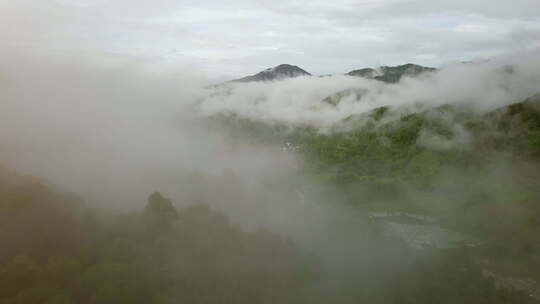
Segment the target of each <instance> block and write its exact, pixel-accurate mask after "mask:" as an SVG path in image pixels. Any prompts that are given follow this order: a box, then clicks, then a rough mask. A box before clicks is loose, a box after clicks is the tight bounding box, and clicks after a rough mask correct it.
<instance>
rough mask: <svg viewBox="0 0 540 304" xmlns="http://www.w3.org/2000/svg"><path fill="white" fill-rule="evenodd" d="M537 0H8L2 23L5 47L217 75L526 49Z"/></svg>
mask: <svg viewBox="0 0 540 304" xmlns="http://www.w3.org/2000/svg"><path fill="white" fill-rule="evenodd" d="M539 6H540V5H539V2H538V1H537V0H516V1H502V2H501V1H499V2H498V3H496V4H494V3H493V2H492V1H485V0H469V1H465V0H454V1H449V0H442V1H428V0H415V1H405V0H383V1H381V0H378V1H373V0H363V1H360V0H341V1H332V2H328V1H323V0H313V1H285V0H274V1H266V0H264V1H247V0H227V1H210V0H200V1H192V0H186V1H173V0H161V1H152V2H149V1H143V0H135V1H133V0H132V1H127V0H115V1H105V0H84V1H82V0H81V1H75V0H56V1H32V0H5V1H3V2H2V3H0V17H1V18H0V28H1V30H0V31H1V32H2V37H3V40H4V41H3V42H4V43H3V45H4V47H7V46H9V47H24V48H34V49H40V50H48V51H50V50H55V51H59V50H61V51H62V52H73V53H76V52H80V51H83V50H84V51H86V52H95V53H114V54H121V55H126V56H138V57H153V58H156V59H157V58H160V59H161V60H163V61H165V62H169V63H182V64H184V63H189V64H192V65H197V66H199V67H200V69H202V70H204V71H206V72H208V73H210V74H212V75H214V76H213V77H217V76H223V75H231V76H234V77H236V76H243V75H245V74H252V73H255V72H257V71H259V70H262V69H264V68H266V67H270V66H274V65H277V64H279V63H292V64H296V65H300V66H302V67H303V68H305V69H306V70H308V71H310V72H312V73H316V74H326V73H335V72H346V71H348V70H352V69H355V68H360V67H365V66H373V65H376V64H398V63H405V62H410V61H417V63H419V64H430V65H441V64H444V63H446V62H448V61H454V60H467V59H471V58H472V57H478V56H485V57H491V56H495V55H499V54H503V53H505V52H509V51H515V50H524V49H531V48H534V47H537V46H538V44H539V43H538V40H539V39H538V33H539V31H540V30H539V29H540V18H539V17H538V16H537V13H536V12H538V11H539V10H540V7H539ZM426 54H430V55H429V56H427V55H426ZM431 54H432V55H431Z"/></svg>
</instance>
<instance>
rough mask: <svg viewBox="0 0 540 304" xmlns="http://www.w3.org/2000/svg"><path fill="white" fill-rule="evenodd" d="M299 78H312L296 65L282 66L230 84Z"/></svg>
mask: <svg viewBox="0 0 540 304" xmlns="http://www.w3.org/2000/svg"><path fill="white" fill-rule="evenodd" d="M299 76H311V74H310V73H308V72H306V71H305V70H303V69H301V68H300V67H298V66H296V65H290V64H280V65H278V66H275V67H273V68H268V69H266V70H264V71H261V72H259V73H257V74H255V75H251V76H246V77H243V78H239V79H235V80H231V81H229V82H252V81H274V80H281V79H287V78H294V77H299Z"/></svg>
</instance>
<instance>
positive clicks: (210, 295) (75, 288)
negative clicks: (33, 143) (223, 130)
mask: <svg viewBox="0 0 540 304" xmlns="http://www.w3.org/2000/svg"><path fill="white" fill-rule="evenodd" d="M0 175H1V183H0V195H1V197H2V199H1V200H0V201H1V203H2V204H1V205H0V207H1V208H2V209H1V211H2V212H1V213H0V216H1V217H2V218H1V221H0V231H1V232H2V234H1V238H0V248H2V251H1V256H0V274H1V275H0V303H2V304H8V303H9V304H12V303H17V304H40V303H44V304H45V303H46V304H53V303H54V304H60V303H61V304H69V303H99V304H102V303H105V304H106V303H115V304H117V303H160V304H162V303H179V302H185V303H327V302H328V301H330V300H331V301H333V302H336V303H358V302H376V303H433V302H434V301H437V302H441V303H456V302H459V303H475V304H476V303H486V304H487V303H489V304H493V303H536V302H535V301H534V299H532V298H531V297H529V296H528V295H526V294H525V293H521V292H516V291H512V290H507V289H497V288H496V287H495V284H494V282H493V280H490V279H489V278H486V277H484V276H483V275H482V273H481V269H480V268H479V267H478V266H476V265H475V264H474V262H473V259H472V255H471V253H470V252H469V250H467V248H465V247H463V248H458V249H454V250H450V251H440V250H428V249H426V251H425V256H418V255H416V254H414V253H413V252H412V251H411V250H410V249H407V247H406V246H403V244H401V243H400V242H399V241H397V240H394V239H391V238H390V239H386V237H385V236H383V235H378V234H377V235H373V237H374V238H375V239H377V240H378V241H377V242H375V243H373V245H374V246H381V245H380V244H382V243H385V244H386V245H385V246H390V247H385V248H387V249H388V250H389V251H388V252H394V253H395V254H392V255H387V256H385V255H382V256H381V255H374V256H369V255H364V254H363V255H360V256H358V259H359V260H358V262H355V263H354V265H350V266H347V267H346V271H345V270H344V271H342V270H339V273H338V274H337V276H336V274H335V273H334V274H332V273H333V270H331V269H328V267H327V265H325V264H324V263H323V262H322V260H321V259H319V258H317V257H315V256H314V255H313V254H309V253H307V252H305V251H304V250H301V249H300V248H298V247H297V246H296V245H295V244H294V243H293V242H292V241H291V240H290V239H288V238H284V237H282V236H278V235H275V234H273V233H270V232H268V231H265V230H262V229H259V230H257V231H254V232H246V231H243V230H242V229H240V228H239V227H237V226H236V225H234V224H232V223H230V222H229V220H228V219H227V217H225V216H224V215H223V214H222V213H219V212H216V211H212V210H210V209H209V208H208V207H207V206H206V205H202V204H194V205H191V206H190V207H185V208H180V209H178V208H176V207H175V206H174V205H173V202H172V201H171V200H169V199H167V198H166V197H164V196H163V195H161V194H160V193H158V192H156V193H153V194H152V195H150V196H149V198H148V203H147V205H146V207H145V208H144V210H143V211H142V212H134V213H128V214H117V215H114V214H101V215H99V214H96V213H94V212H90V211H88V210H85V208H84V206H83V204H82V203H81V202H80V201H79V200H77V199H76V198H75V197H73V196H70V195H66V194H61V193H57V192H55V191H53V190H51V189H50V188H49V187H47V186H46V185H44V184H43V183H42V182H40V181H39V180H36V179H33V178H26V177H21V176H18V175H16V174H14V173H12V172H9V171H7V170H1V171H0ZM15 236H16V237H15ZM377 244H379V245H377ZM382 248H383V247H381V248H380V249H379V250H382ZM334 272H335V271H334Z"/></svg>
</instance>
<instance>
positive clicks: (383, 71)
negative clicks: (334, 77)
mask: <svg viewBox="0 0 540 304" xmlns="http://www.w3.org/2000/svg"><path fill="white" fill-rule="evenodd" d="M436 70H437V69H435V68H430V67H424V66H421V65H417V64H413V63H407V64H403V65H397V66H381V67H379V68H377V69H372V68H365V69H359V70H353V71H350V72H349V73H347V75H349V76H356V77H364V78H369V79H376V80H380V81H384V82H388V83H396V82H399V81H400V80H401V78H402V77H403V76H410V77H414V76H417V75H419V74H422V73H425V72H434V71H436Z"/></svg>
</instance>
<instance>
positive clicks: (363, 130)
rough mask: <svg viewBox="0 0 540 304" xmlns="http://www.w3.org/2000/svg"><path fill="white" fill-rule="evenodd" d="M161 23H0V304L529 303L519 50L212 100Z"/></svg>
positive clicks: (532, 286)
mask: <svg viewBox="0 0 540 304" xmlns="http://www.w3.org/2000/svg"><path fill="white" fill-rule="evenodd" d="M240 2H242V1H240ZM186 5H187V4H186ZM426 7H428V6H426ZM174 8H177V6H176V5H175V4H174V3H173V2H171V1H164V2H160V3H159V5H158V4H156V5H155V6H154V5H147V4H142V3H140V1H137V2H136V3H135V4H133V5H132V4H125V3H122V2H121V1H119V2H115V3H110V4H103V3H101V2H100V1H97V2H93V1H88V2H80V3H79V2H75V1H52V2H50V3H45V2H44V3H39V4H38V3H33V2H32V1H21V2H14V1H11V2H9V1H8V2H5V3H2V4H0V13H1V14H0V16H3V17H6V18H0V19H2V20H0V25H1V26H2V27H3V28H4V30H2V32H4V33H5V34H6V35H5V36H4V41H3V42H4V43H3V44H2V45H0V147H1V148H0V274H1V275H0V303H4V302H5V303H48V304H51V303H56V304H58V303H89V304H90V303H100V304H101V303H111V304H112V303H156V304H157V303H160V304H164V303H179V302H186V301H187V302H190V303H328V302H335V303H343V304H346V303H358V302H361V303H362V302H372V303H433V302H434V301H435V302H436V301H440V303H490V304H491V303H537V302H538V301H539V299H540V287H539V286H540V284H539V283H538V282H540V277H538V273H540V272H538V271H537V270H538V269H539V268H538V267H540V262H539V261H540V260H539V259H538V256H539V252H540V251H539V250H540V248H539V247H538V244H537V242H536V237H537V233H538V232H539V231H540V230H539V229H540V225H538V215H539V214H540V213H538V212H539V210H538V204H537V202H538V201H539V199H540V196H539V194H540V193H539V192H538V190H537V189H539V188H538V187H540V184H539V181H540V175H539V172H540V171H539V170H538V169H540V165H539V161H538V155H540V154H539V151H540V133H539V131H540V127H539V126H540V124H539V121H540V120H539V119H540V118H539V117H540V116H538V110H539V109H540V108H539V107H538V100H539V99H538V93H539V87H538V84H539V83H540V52H539V49H538V48H537V45H532V46H529V47H524V48H522V49H521V50H519V51H516V49H515V48H511V49H512V50H511V51H505V52H502V51H496V52H494V51H492V50H491V49H485V54H487V55H486V56H487V57H489V60H477V61H475V60H473V59H474V58H467V60H473V61H471V62H460V61H457V60H455V58H453V57H451V56H450V57H448V58H446V59H445V60H439V61H437V62H436V63H438V66H437V71H435V72H429V73H422V74H419V75H408V76H405V77H403V78H402V79H401V80H400V81H398V82H396V83H386V82H383V81H379V80H375V79H368V78H362V77H353V76H346V73H347V72H348V71H347V70H343V71H339V72H336V73H334V74H332V75H325V76H303V77H296V78H286V79H281V80H278V81H269V82H249V83H237V82H223V81H226V80H229V78H233V77H229V76H227V75H233V74H237V72H238V71H241V70H242V71H243V69H247V67H246V68H241V67H238V68H235V69H236V70H235V69H232V70H229V71H224V72H216V69H217V67H218V66H220V65H219V64H218V63H220V64H222V65H221V67H226V66H229V65H230V64H231V62H237V65H238V66H240V65H241V64H240V63H239V62H251V60H255V59H254V58H257V57H256V56H255V55H253V54H252V53H250V52H247V53H242V51H241V50H240V48H238V47H232V48H231V47H230V46H229V45H228V44H227V47H225V48H224V49H220V48H223V46H222V44H226V43H220V42H219V41H214V43H211V41H212V40H211V39H207V40H205V41H202V40H194V38H193V37H191V34H189V35H188V34H187V32H189V31H188V30H185V29H184V30H185V31H186V33H184V32H183V31H181V30H178V29H176V28H175V27H174V26H173V25H167V24H168V23H167V22H168V21H167V20H169V19H170V18H172V19H174V15H173V14H169V10H173V9H174ZM181 8H182V9H183V8H184V6H183V5H182V6H181ZM257 8H258V9H260V8H259V7H258V6H257ZM289 9H290V8H289ZM297 9H298V8H296V7H295V8H294V10H297ZM381 9H382V8H381ZM187 10H188V11H190V12H191V13H192V14H193V16H194V17H193V20H192V19H189V18H188V19H186V20H185V23H186V24H188V25H190V26H193V28H194V31H201V33H203V34H204V35H208V34H209V33H210V32H212V31H210V30H209V29H208V28H205V27H204V26H200V27H198V26H195V25H197V24H198V23H197V22H196V19H197V18H195V17H196V15H197V12H198V13H199V14H200V13H201V11H198V10H194V11H191V10H189V9H187ZM271 11H272V14H275V13H276V12H279V11H280V10H274V9H273V10H271ZM382 11H384V10H382ZM202 12H203V13H204V12H206V13H205V14H206V15H209V16H210V15H211V16H214V15H212V14H210V13H209V12H207V11H204V10H202ZM259 13H260V12H259ZM387 13H388V12H387ZM205 14H202V15H205ZM216 15H217V16H218V17H219V16H221V15H220V14H218V13H216ZM261 15H264V16H265V14H264V13H261ZM214 17H215V16H214ZM216 18H217V17H216ZM300 19H302V18H300ZM194 20H195V21H194ZM217 20H220V22H222V20H221V19H220V18H217ZM227 20H229V19H228V18H225V21H227ZM175 22H177V21H175ZM183 22H184V21H183ZM228 22H230V21H228ZM171 24H174V22H173V23H171ZM213 26H215V24H213ZM336 26H337V25H336ZM126 29H129V30H126ZM336 32H339V30H337V29H336ZM533 32H534V31H533ZM156 33H163V34H164V37H163V39H161V40H160V39H154V38H152V37H155V36H154V35H155V34H156ZM171 33H172V34H171ZM179 33H180V34H179ZM182 33H184V34H185V35H186V37H189V39H187V38H186V41H187V42H186V43H187V44H190V43H191V44H192V45H193V48H195V49H197V48H199V49H200V50H201V51H200V53H197V52H195V51H193V50H192V49H189V48H188V49H185V50H181V51H178V50H176V49H174V50H168V48H169V44H167V41H169V40H174V39H172V38H171V37H176V36H175V35H179V36H180V37H184V36H182V35H183V34H182ZM265 33H266V34H265V35H267V36H269V37H273V35H275V33H271V32H265ZM514 34H515V33H514ZM533 34H534V33H533ZM169 35H172V36H169ZM265 35H263V36H265ZM232 36H234V35H232ZM134 37H139V38H141V37H144V38H145V39H142V40H141V41H145V43H144V44H143V45H142V46H141V45H139V44H138V43H135V44H133V41H139V40H137V39H134ZM165 37H167V38H165ZM205 37H206V36H205ZM265 37H266V36H265ZM133 39H134V40H133ZM157 40H160V41H161V42H159V43H164V44H163V46H166V48H167V51H163V52H161V53H160V52H157V53H155V52H154V51H155V50H156V49H160V47H161V46H162V45H160V44H159V43H158V42H157ZM373 40H374V41H377V40H378V38H377V37H376V35H375V34H374V38H373ZM383 40H384V39H383ZM124 43H125V44H126V45H124ZM134 45H135V46H134ZM208 45H212V46H213V47H215V48H216V50H212V51H208V49H206V48H207V47H208ZM137 46H138V47H137ZM338 46H340V45H338ZM131 47H133V48H131ZM145 47H147V48H145ZM257 47H260V48H261V49H264V50H265V52H270V51H268V50H273V49H274V48H271V47H270V48H268V47H264V46H258V45H257ZM340 47H341V46H340ZM231 49H232V50H233V51H231ZM277 49H278V50H281V49H280V47H278V48H277ZM283 49H284V50H285V51H284V52H285V54H286V55H284V56H282V55H275V57H270V58H271V59H272V60H278V59H279V60H281V59H284V58H287V59H288V58H289V57H290V58H291V59H292V58H294V59H300V58H301V57H295V56H296V55H295V56H293V55H291V54H300V53H301V52H299V51H298V52H297V51H294V50H292V49H291V50H289V49H287V48H285V47H283ZM152 50H154V51H152ZM205 50H206V51H205ZM234 50H236V51H237V52H238V55H234V56H233V55H231V52H234ZM483 50H484V49H483ZM220 51H221V52H222V53H221V54H219V56H217V55H216V54H215V53H219V52H220ZM327 51H328V50H326V51H323V50H321V51H320V52H318V51H315V50H314V51H313V54H319V53H327ZM251 52H255V51H253V50H251ZM349 52H350V50H349V49H346V47H345V46H343V49H335V50H333V54H347V53H349ZM178 53H180V54H181V55H178ZM156 54H158V55H156ZM190 54H191V55H190ZM240 54H243V55H240ZM246 54H247V55H246ZM265 54H266V53H265ZM464 54H467V55H468V54H469V52H465V53H464ZM319 55H320V54H319ZM424 55H426V54H420V55H418V56H419V57H416V56H410V57H408V58H407V60H409V59H411V60H413V59H415V58H427V57H426V56H424ZM427 55H429V54H427ZM190 56H193V57H190ZM306 57H309V56H307V55H306ZM336 57H339V55H336ZM345 57H346V56H345ZM390 57H391V58H394V57H393V56H390ZM428 57H429V56H428ZM193 58H196V60H195V59H193ZM201 58H202V59H201ZM234 58H236V60H238V61H234V60H235V59H234ZM309 58H311V59H310V60H313V61H309V60H308V59H306V62H310V63H311V64H313V65H315V63H316V62H317V60H316V59H317V58H318V57H309ZM402 58H403V57H401V58H400V60H401V59H402ZM345 59H346V58H344V60H345ZM371 61H373V62H375V61H377V60H373V59H372V60H371ZM258 62H260V64H259V65H264V64H266V62H268V60H267V59H265V60H260V61H258ZM344 62H345V61H344ZM347 62H351V63H352V62H354V63H355V64H357V63H360V62H361V63H362V64H363V63H364V62H365V60H364V61H358V60H352V61H347ZM278 63H282V62H276V64H278ZM291 63H293V62H291ZM327 63H328V62H327ZM327 63H326V64H327ZM402 63H406V62H402ZM321 64H323V63H321ZM208 66H213V68H208ZM337 66H342V65H341V64H340V65H337ZM363 67H366V66H354V65H351V66H350V67H349V68H350V70H353V69H357V68H363ZM265 68H268V67H267V66H261V68H260V70H263V69H265ZM373 68H380V67H378V66H373ZM324 69H325V70H327V69H328V68H324ZM333 69H334V70H335V69H337V68H333ZM440 299H442V300H440Z"/></svg>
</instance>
